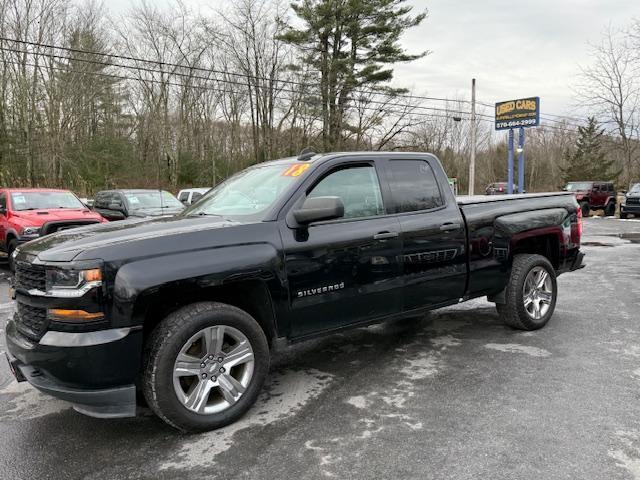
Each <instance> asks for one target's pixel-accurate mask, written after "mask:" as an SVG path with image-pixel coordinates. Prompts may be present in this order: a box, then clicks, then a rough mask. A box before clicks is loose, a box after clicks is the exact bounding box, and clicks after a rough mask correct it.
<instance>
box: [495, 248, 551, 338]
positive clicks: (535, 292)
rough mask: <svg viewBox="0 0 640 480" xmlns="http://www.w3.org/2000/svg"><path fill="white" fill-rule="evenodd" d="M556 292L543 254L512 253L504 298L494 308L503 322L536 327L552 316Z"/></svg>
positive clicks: (549, 266) (522, 327) (517, 326)
mask: <svg viewBox="0 0 640 480" xmlns="http://www.w3.org/2000/svg"><path fill="white" fill-rule="evenodd" d="M557 294H558V285H557V283H556V273H555V270H554V268H553V265H551V263H550V262H549V260H547V258H546V257H543V256H542V255H535V254H522V255H516V256H515V257H514V258H513V265H512V268H511V276H510V278H509V283H508V284H507V287H506V289H505V300H506V301H505V303H503V304H496V308H497V310H498V314H499V315H500V317H501V318H502V320H503V321H504V323H506V324H507V325H509V326H511V327H513V328H517V329H520V330H537V329H539V328H542V327H544V326H545V325H546V324H547V322H548V321H549V319H550V318H551V316H552V315H553V311H554V309H555V308H556V298H557Z"/></svg>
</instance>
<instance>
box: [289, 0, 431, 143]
mask: <svg viewBox="0 0 640 480" xmlns="http://www.w3.org/2000/svg"><path fill="white" fill-rule="evenodd" d="M405 2H406V0H301V1H299V2H294V3H292V4H291V7H292V9H293V11H294V12H295V14H296V15H297V16H298V17H299V18H300V19H301V20H302V21H303V26H302V27H301V28H296V27H293V26H288V28H287V29H286V30H285V33H284V34H283V35H282V37H281V38H282V39H283V40H284V41H285V42H287V43H289V44H292V45H295V46H297V47H299V48H300V51H301V52H302V54H303V61H304V62H305V63H307V64H310V65H311V66H312V67H313V68H315V69H317V70H319V72H320V73H319V77H320V78H319V80H320V82H319V90H320V91H319V97H320V101H321V105H322V124H323V129H322V138H323V148H324V149H325V150H333V149H337V148H340V143H341V140H342V133H343V131H344V130H345V129H346V128H348V126H347V125H346V121H345V116H346V115H345V114H346V112H347V110H348V109H349V102H350V101H351V100H352V97H353V95H354V94H356V93H357V90H359V89H361V88H362V87H373V86H376V87H379V88H384V89H385V91H386V92H387V93H396V94H397V93H400V92H401V91H402V90H394V89H392V88H390V87H388V86H387V87H382V86H383V85H384V84H385V83H386V82H388V81H389V80H391V79H392V77H393V69H392V68H391V67H390V65H392V64H394V63H398V62H409V61H412V60H416V59H418V58H421V57H423V56H424V55H426V53H427V52H423V53H420V54H417V55H411V54H408V53H407V52H406V51H405V50H404V49H403V48H402V47H401V46H400V43H399V40H400V37H401V35H402V34H403V33H404V32H405V31H406V30H407V29H409V28H411V27H414V26H417V25H419V24H420V23H421V22H422V20H424V18H425V16H426V14H424V13H422V14H418V15H416V16H412V15H411V10H412V7H409V6H405V5H403V4H404V3H405Z"/></svg>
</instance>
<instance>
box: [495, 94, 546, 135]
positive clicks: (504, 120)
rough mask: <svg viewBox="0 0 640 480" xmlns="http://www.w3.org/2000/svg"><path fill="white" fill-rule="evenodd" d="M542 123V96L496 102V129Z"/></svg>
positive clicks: (533, 125)
mask: <svg viewBox="0 0 640 480" xmlns="http://www.w3.org/2000/svg"><path fill="white" fill-rule="evenodd" d="M539 124H540V97H530V98H520V99H518V100H509V101H507V102H498V103H496V130H506V129H509V128H518V127H535V126H537V125H539Z"/></svg>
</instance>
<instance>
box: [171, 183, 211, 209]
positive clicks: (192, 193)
mask: <svg viewBox="0 0 640 480" xmlns="http://www.w3.org/2000/svg"><path fill="white" fill-rule="evenodd" d="M209 190H211V189H210V188H185V189H184V190H180V191H179V192H178V200H180V201H181V202H182V203H183V204H184V205H186V206H187V207H188V206H189V205H191V204H193V203H196V202H197V201H198V200H199V199H201V198H202V196H203V195H204V194H205V193H207V192H208V191H209Z"/></svg>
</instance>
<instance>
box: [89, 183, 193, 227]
mask: <svg viewBox="0 0 640 480" xmlns="http://www.w3.org/2000/svg"><path fill="white" fill-rule="evenodd" d="M93 209H94V210H95V211H96V212H98V213H100V215H102V216H103V217H104V218H106V219H107V220H124V219H125V218H129V217H140V218H146V217H159V216H162V215H173V214H176V213H179V212H181V211H182V210H183V209H184V205H182V203H180V202H179V201H178V199H177V198H176V197H174V196H173V195H171V194H170V193H169V192H167V191H164V190H105V191H102V192H98V193H97V194H96V197H95V201H94V204H93Z"/></svg>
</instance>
